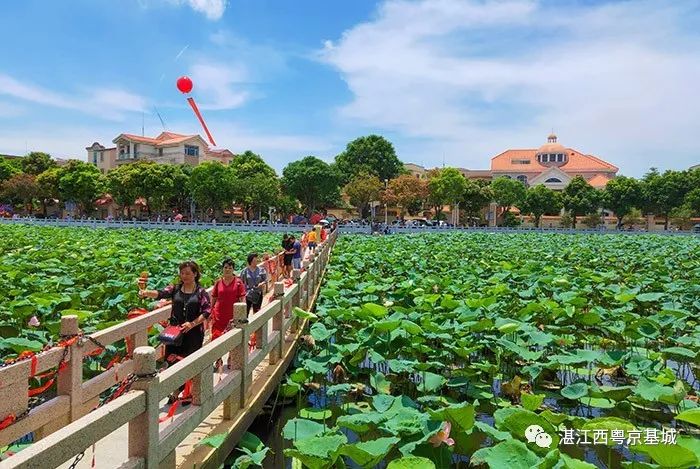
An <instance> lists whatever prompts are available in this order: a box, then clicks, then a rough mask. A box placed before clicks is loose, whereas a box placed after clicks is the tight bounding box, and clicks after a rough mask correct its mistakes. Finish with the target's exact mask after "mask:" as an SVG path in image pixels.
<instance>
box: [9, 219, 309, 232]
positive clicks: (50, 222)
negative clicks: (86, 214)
mask: <svg viewBox="0 0 700 469" xmlns="http://www.w3.org/2000/svg"><path fill="white" fill-rule="evenodd" d="M23 224H24V225H26V224H31V225H40V226H64V227H86V228H141V229H158V230H185V229H188V230H235V231H274V232H299V231H302V230H303V231H309V230H310V229H312V228H313V225H310V224H291V223H224V222H217V223H211V222H183V221H137V220H98V219H61V218H16V219H13V218H0V225H23Z"/></svg>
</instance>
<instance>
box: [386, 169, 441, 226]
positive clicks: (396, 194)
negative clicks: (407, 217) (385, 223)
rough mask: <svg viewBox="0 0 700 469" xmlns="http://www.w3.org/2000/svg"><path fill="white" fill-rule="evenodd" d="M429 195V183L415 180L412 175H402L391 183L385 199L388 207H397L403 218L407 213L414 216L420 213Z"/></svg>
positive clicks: (423, 180)
mask: <svg viewBox="0 0 700 469" xmlns="http://www.w3.org/2000/svg"><path fill="white" fill-rule="evenodd" d="M429 194H430V191H429V190H428V181H426V180H425V179H418V178H415V177H413V176H411V175H410V174H402V175H400V176H399V177H397V178H395V179H392V180H390V181H389V184H388V188H387V190H386V191H384V196H383V199H384V202H385V203H386V204H387V205H395V206H397V207H398V208H399V211H400V218H403V216H404V214H405V213H406V212H408V213H409V214H411V215H413V214H415V213H416V212H417V211H419V210H420V208H421V207H422V206H423V203H424V202H425V201H426V200H427V199H428V195H429ZM416 208H417V209H418V210H416Z"/></svg>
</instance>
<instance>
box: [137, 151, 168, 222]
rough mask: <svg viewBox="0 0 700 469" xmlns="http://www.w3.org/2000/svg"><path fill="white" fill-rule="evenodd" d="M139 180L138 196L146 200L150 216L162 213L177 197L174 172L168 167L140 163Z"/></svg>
mask: <svg viewBox="0 0 700 469" xmlns="http://www.w3.org/2000/svg"><path fill="white" fill-rule="evenodd" d="M137 168H138V173H139V177H138V180H137V186H138V195H139V196H140V197H143V198H144V199H146V207H147V209H148V214H149V215H150V214H151V212H152V211H155V212H160V211H161V210H163V209H164V208H165V206H166V205H167V204H168V202H169V201H170V199H172V198H173V197H174V196H175V181H174V180H173V171H172V170H171V169H170V168H169V167H168V165H163V164H156V163H150V162H149V163H139V164H138V165H137Z"/></svg>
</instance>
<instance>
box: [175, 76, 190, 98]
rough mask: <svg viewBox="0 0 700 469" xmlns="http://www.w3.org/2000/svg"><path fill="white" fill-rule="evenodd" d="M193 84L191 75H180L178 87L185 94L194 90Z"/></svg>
mask: <svg viewBox="0 0 700 469" xmlns="http://www.w3.org/2000/svg"><path fill="white" fill-rule="evenodd" d="M192 86H194V85H193V84H192V80H190V78H189V77H180V78H178V79H177V89H178V90H180V92H181V93H183V94H187V93H189V92H190V91H192Z"/></svg>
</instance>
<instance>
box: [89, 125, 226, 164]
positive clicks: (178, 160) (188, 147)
mask: <svg viewBox="0 0 700 469" xmlns="http://www.w3.org/2000/svg"><path fill="white" fill-rule="evenodd" d="M112 143H114V144H115V146H114V147H112V148H106V147H104V146H103V145H100V144H99V143H98V142H95V143H93V144H92V145H91V146H89V147H87V148H86V150H87V152H88V162H90V163H93V164H94V165H95V166H97V167H98V168H99V169H100V171H102V172H103V173H106V172H107V171H109V170H111V169H114V168H116V167H117V166H120V165H122V164H127V163H134V162H136V161H153V162H155V163H161V164H187V165H192V166H196V165H198V164H199V163H201V162H203V161H219V162H221V163H223V164H228V163H229V162H230V161H231V160H232V159H233V158H234V157H235V155H234V154H233V153H232V152H230V151H229V150H210V149H209V145H207V142H206V141H204V139H203V138H202V137H200V136H199V135H181V134H176V133H173V132H162V133H161V134H160V135H158V136H157V137H155V138H153V137H142V136H140V135H132V134H119V136H117V137H116V138H115V139H114V140H112Z"/></svg>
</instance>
